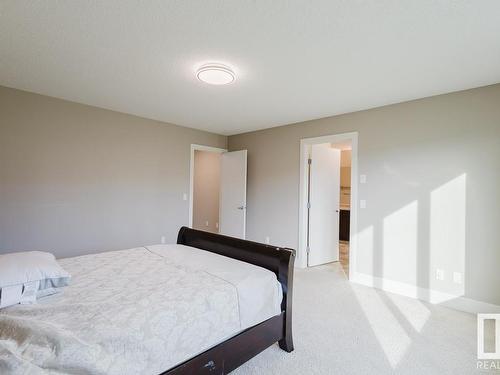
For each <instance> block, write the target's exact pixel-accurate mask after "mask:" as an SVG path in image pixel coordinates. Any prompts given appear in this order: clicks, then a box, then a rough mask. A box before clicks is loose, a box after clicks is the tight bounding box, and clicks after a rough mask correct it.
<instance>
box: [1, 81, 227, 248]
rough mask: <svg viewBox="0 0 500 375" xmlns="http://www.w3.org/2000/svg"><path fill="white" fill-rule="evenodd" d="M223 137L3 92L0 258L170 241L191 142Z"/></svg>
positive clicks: (179, 221) (180, 221)
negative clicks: (5, 254)
mask: <svg viewBox="0 0 500 375" xmlns="http://www.w3.org/2000/svg"><path fill="white" fill-rule="evenodd" d="M226 141H227V138H226V137H224V136H219V135H215V134H210V133H206V132H202V131H198V130H194V129H188V128H183V127H179V126H174V125H170V124H165V123H161V122H157V121H152V120H147V119H143V118H139V117H135V116H130V115H126V114H122V113H117V112H113V111H108V110H103V109H99V108H94V107H89V106H85V105H80V104H76V103H72V102H67V101H63V100H59V99H54V98H49V97H45V96H41V95H36V94H31V93H27V92H23V91H18V90H13V89H9V88H5V87H0V253H2V252H9V251H24V250H46V251H52V252H54V253H55V254H56V256H58V257H62V256H71V255H77V254H83V253H88V252H97V251H105V250H114V249H123V248H129V247H133V246H139V245H144V244H151V243H159V242H160V238H161V236H165V237H166V240H167V242H173V241H175V239H176V233H177V230H178V229H179V227H180V226H181V225H186V224H187V222H188V214H189V213H188V201H184V200H183V194H184V193H187V194H188V193H189V163H190V161H189V158H190V152H191V151H190V144H191V143H197V144H204V145H209V146H214V147H222V148H225V147H226ZM188 195H189V194H188Z"/></svg>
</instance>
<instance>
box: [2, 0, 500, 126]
mask: <svg viewBox="0 0 500 375" xmlns="http://www.w3.org/2000/svg"><path fill="white" fill-rule="evenodd" d="M213 61H215V62H220V63H223V64H226V65H228V66H230V67H232V68H233V70H234V71H235V73H236V76H237V77H236V81H235V82H234V83H233V84H231V85H227V86H208V85H206V84H203V83H201V82H199V81H198V80H197V79H196V76H195V70H196V69H197V68H198V67H199V66H200V65H202V64H204V63H207V62H213ZM497 82H500V1H498V0H490V1H488V0H482V1H477V0H470V1H463V0H449V1H444V0H441V1H437V0H418V1H416V0H415V1H409V0H408V1H401V0H391V1H389V0H377V1H362V0H350V1H346V0H324V1H320V0H315V1H307V0H302V1H291V0H266V1H264V0H253V1H250V0H246V1H222V0H219V1H213V0H199V1H194V0H184V1H165V0H156V1H139V0H137V1H132V0H115V1H109V0H108V1H87V0H79V1H76V0H75V1H24V0H1V1H0V85H4V86H8V87H14V88H18V89H22V90H27V91H32V92H36V93H41V94H45V95H49V96H54V97H58V98H63V99H67V100H71V101H75V102H79V103H84V104H89V105H94V106H98V107H102V108H108V109H113V110H116V111H120V112H126V113H131V114H135V115H138V116H143V117H147V118H151V119H156V120H161V121H166V122H170V123H175V124H179V125H183V126H188V127H193V128H199V129H204V130H208V131H212V132H216V133H220V134H226V135H230V134H236V133H241V132H246V131H251V130H256V129H262V128H268V127H272V126H278V125H283V124H288V123H293V122H299V121H303V120H309V119H314V118H320V117H326V116H331V115H334V114H340V113H346V112H352V111H356V110H361V109H366V108H371V107H377V106H381V105H385V104H390V103H396V102H401V101H406V100H410V99H416V98H421V97H426V96H431V95H436V94H441V93H446V92H451V91H457V90H462V89H467V88H472V87H478V86H484V85H488V84H492V83H497Z"/></svg>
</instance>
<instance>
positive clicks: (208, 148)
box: [188, 143, 227, 228]
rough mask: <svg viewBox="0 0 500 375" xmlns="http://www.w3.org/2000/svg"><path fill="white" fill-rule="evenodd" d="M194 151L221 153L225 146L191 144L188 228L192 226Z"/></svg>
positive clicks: (224, 150)
mask: <svg viewBox="0 0 500 375" xmlns="http://www.w3.org/2000/svg"><path fill="white" fill-rule="evenodd" d="M195 151H209V152H218V153H219V154H222V153H224V152H227V150H226V149H225V148H219V147H212V146H205V145H198V144H195V143H192V144H191V156H190V160H189V219H188V220H189V221H188V226H189V228H193V195H194V152H195Z"/></svg>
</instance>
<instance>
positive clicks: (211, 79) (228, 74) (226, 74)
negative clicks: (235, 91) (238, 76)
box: [196, 64, 235, 85]
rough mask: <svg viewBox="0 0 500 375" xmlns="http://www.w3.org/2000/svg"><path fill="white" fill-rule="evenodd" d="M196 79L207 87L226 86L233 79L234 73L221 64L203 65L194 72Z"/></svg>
mask: <svg viewBox="0 0 500 375" xmlns="http://www.w3.org/2000/svg"><path fill="white" fill-rule="evenodd" d="M196 77H198V79H199V80H200V81H202V82H205V83H208V84H209V85H227V84H229V83H232V82H233V81H234V79H235V76H234V72H233V71H232V70H231V69H230V68H229V67H227V66H225V65H222V64H205V65H203V66H202V67H201V68H200V69H198V70H197V71H196Z"/></svg>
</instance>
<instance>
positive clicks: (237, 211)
mask: <svg viewBox="0 0 500 375" xmlns="http://www.w3.org/2000/svg"><path fill="white" fill-rule="evenodd" d="M190 164H191V165H190V193H189V226H190V227H191V228H194V229H198V230H204V231H208V232H213V233H220V234H224V235H227V236H231V237H237V238H245V236H246V184H247V181H246V178H247V151H246V150H241V151H232V152H228V151H227V150H225V149H221V148H215V147H209V146H202V145H195V144H193V145H191V163H190Z"/></svg>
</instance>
